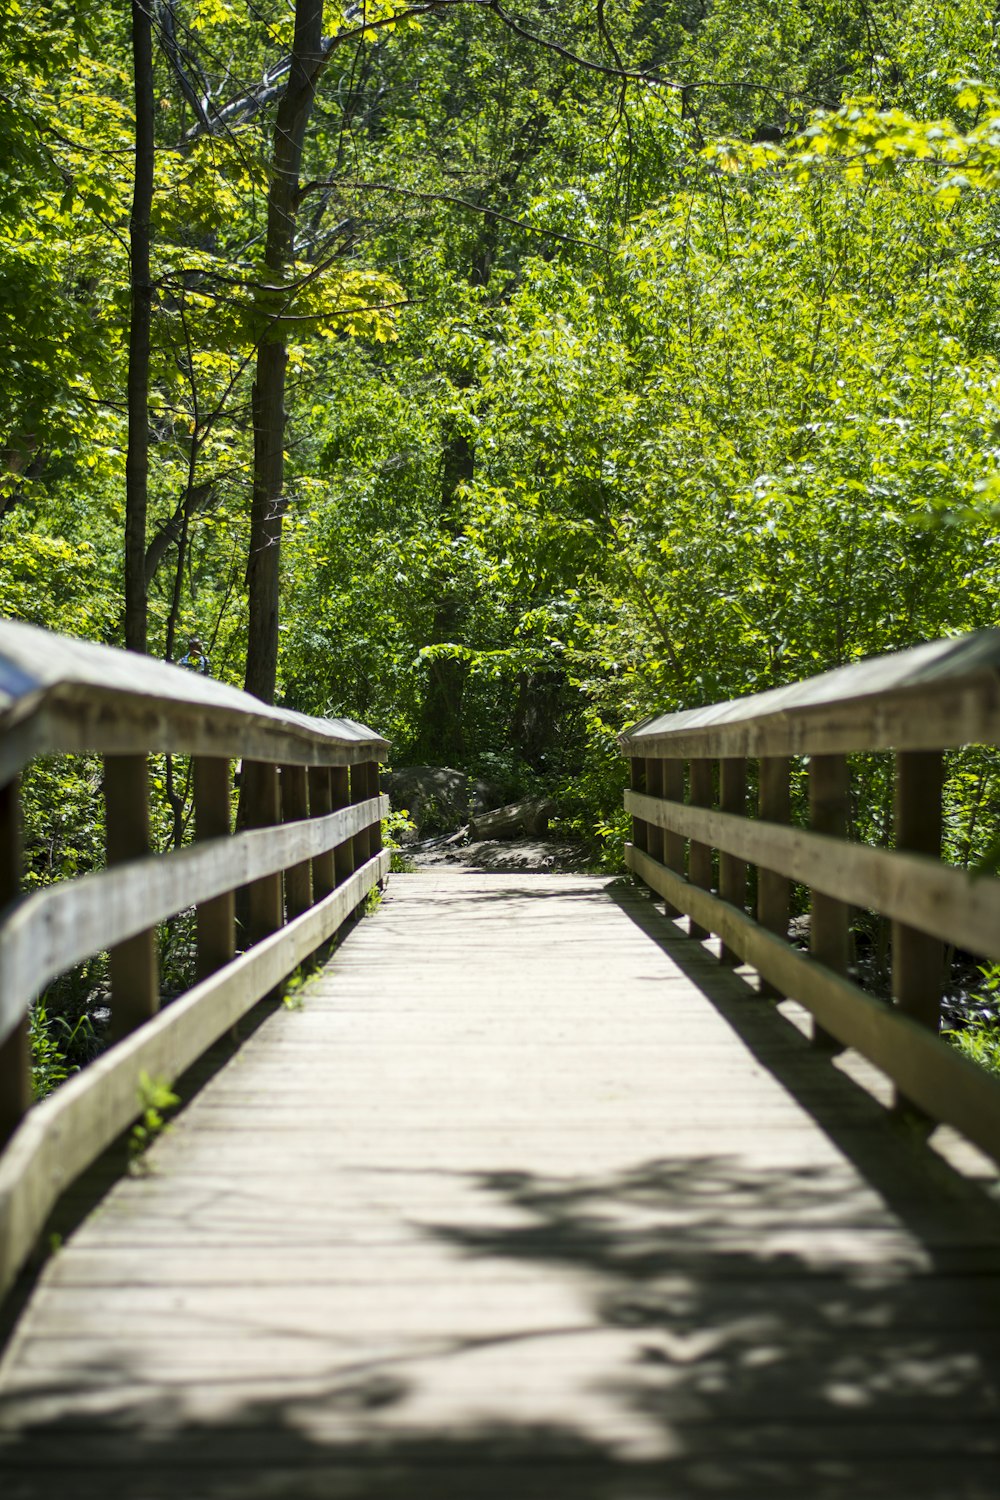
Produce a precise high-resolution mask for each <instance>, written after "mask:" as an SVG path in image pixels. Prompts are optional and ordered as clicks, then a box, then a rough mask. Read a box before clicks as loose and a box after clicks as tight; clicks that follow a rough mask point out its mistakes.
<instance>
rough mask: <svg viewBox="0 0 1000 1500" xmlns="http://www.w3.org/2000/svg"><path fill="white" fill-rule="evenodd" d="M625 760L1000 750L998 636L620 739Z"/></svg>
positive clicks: (652, 722) (661, 722) (968, 638)
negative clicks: (985, 747) (986, 747)
mask: <svg viewBox="0 0 1000 1500" xmlns="http://www.w3.org/2000/svg"><path fill="white" fill-rule="evenodd" d="M619 738H620V743H621V746H622V753H623V754H624V755H627V756H637V755H662V756H678V757H687V756H701V757H706V756H734V757H739V756H746V757H758V756H782V755H843V754H846V753H849V752H850V751H855V750H942V749H948V748H951V747H954V746H959V745H982V744H996V743H998V742H1000V630H981V631H977V632H975V633H974V634H972V635H965V636H958V637H955V638H953V639H950V640H944V641H932V642H930V643H929V644H928V645H925V646H915V647H914V648H913V649H912V650H910V651H899V652H896V653H894V654H893V655H891V656H879V657H873V658H872V659H871V660H869V661H863V662H857V663H855V664H853V665H851V666H848V667H840V668H838V669H837V670H836V671H834V672H825V673H823V674H822V675H821V676H819V677H813V678H809V679H808V680H807V681H805V682H798V683H793V684H791V685H790V686H789V687H781V688H773V689H772V690H771V691H769V692H766V693H755V694H753V695H751V696H749V697H746V698H737V699H733V700H732V701H730V702H728V703H717V704H713V705H712V706H711V707H709V708H694V709H687V710H685V711H683V712H681V713H670V714H661V715H659V716H658V717H655V718H652V719H648V720H646V721H645V722H644V723H642V724H639V725H637V726H636V727H635V728H634V729H630V730H628V731H627V733H625V734H623V735H621V736H620V737H619Z"/></svg>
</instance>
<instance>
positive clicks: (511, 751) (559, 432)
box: [0, 0, 1000, 878]
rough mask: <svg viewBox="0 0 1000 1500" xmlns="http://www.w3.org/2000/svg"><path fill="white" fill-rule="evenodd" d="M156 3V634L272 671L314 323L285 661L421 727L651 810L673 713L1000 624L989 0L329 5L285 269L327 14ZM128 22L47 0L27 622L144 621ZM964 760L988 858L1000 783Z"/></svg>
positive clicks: (593, 833)
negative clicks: (253, 589)
mask: <svg viewBox="0 0 1000 1500" xmlns="http://www.w3.org/2000/svg"><path fill="white" fill-rule="evenodd" d="M148 14H149V15H150V16H151V19H152V23H153V32H154V43H155V52H154V77H153V86H154V102H155V134H156V165H155V190H154V202H153V212H152V224H151V230H152V352H151V369H150V377H151V385H150V400H149V437H150V472H149V513H148V529H147V532H146V582H147V588H148V605H149V649H150V650H151V651H153V652H154V653H156V654H158V655H160V656H164V657H166V658H168V659H171V658H172V659H176V658H177V657H178V656H179V655H180V653H181V651H182V650H183V646H184V642H185V640H186V638H187V636H188V635H189V634H190V633H192V632H194V633H196V634H198V635H200V636H201V637H202V638H203V639H204V640H205V642H206V644H207V647H208V651H209V656H210V659H211V665H212V671H213V673H214V674H215V675H216V676H218V677H220V678H222V679H224V680H227V681H231V682H234V683H237V684H241V683H242V682H243V681H244V677H245V674H246V671H247V660H246V652H247V639H248V631H247V621H248V615H247V608H248V606H247V574H248V564H251V565H252V564H253V561H254V552H253V547H254V546H255V545H257V544H256V543H254V542H253V541H252V537H251V491H252V488H253V482H254V416H253V382H254V378H255V369H256V361H257V359H258V356H259V354H260V351H261V349H262V348H264V347H266V346H267V345H268V343H269V342H273V341H275V340H276V339H279V338H280V339H281V340H282V341H283V343H284V345H285V347H286V348H287V353H288V360H287V370H286V387H285V393H284V403H285V418H284V421H285V428H284V491H283V495H282V498H281V505H280V522H281V553H280V561H281V574H280V587H281V603H280V616H279V634H278V648H279V649H278V658H277V687H276V693H277V697H278V699H279V701H282V702H284V703H286V704H288V705H289V706H291V707H294V708H297V709H302V710H304V711H307V712H310V713H316V714H333V715H339V714H349V715H351V716H352V717H356V718H359V719H363V720H365V721H367V722H369V723H371V724H372V725H373V726H376V727H377V728H378V729H379V730H380V731H381V732H382V733H384V734H385V735H386V736H387V737H388V738H390V739H391V740H392V742H393V744H394V758H395V760H396V761H397V763H399V764H402V763H406V762H415V761H432V762H435V763H448V764H455V765H459V766H461V767H463V768H466V769H469V770H472V771H476V772H480V773H487V772H492V773H493V774H495V775H497V776H500V777H501V778H505V779H507V780H508V781H510V782H511V783H512V784H517V785H518V786H521V787H524V788H528V787H532V786H535V785H542V786H544V787H545V788H546V789H547V790H555V791H557V792H558V794H559V798H560V806H561V808H562V810H563V813H564V817H565V819H566V821H567V822H568V823H570V824H574V825H575V826H577V827H579V828H580V829H581V831H583V832H585V833H586V834H587V835H588V836H589V837H591V838H594V839H596V840H598V841H599V840H600V839H601V837H602V836H603V837H604V838H605V839H606V840H607V842H608V845H609V847H612V846H613V845H614V840H615V839H616V838H617V837H618V835H619V834H620V832H621V827H622V825H621V819H620V814H619V813H618V811H617V809H618V808H619V807H620V786H621V766H620V763H619V761H618V758H617V754H616V748H615V742H614V734H615V731H617V730H618V729H619V728H621V727H622V726H623V725H624V724H626V723H627V722H630V721H634V720H635V719H637V718H639V717H641V716H643V715H644V714H647V713H649V712H651V711H653V710H654V709H655V710H660V711H662V710H664V709H668V708H670V707H674V706H682V705H683V706H691V705H695V704H698V703H704V702H710V701H713V700H715V699H718V698H723V697H728V696H731V695H735V694H739V693H744V692H749V691H755V690H758V689H762V688H765V687H769V686H773V685H775V684H780V683H783V682H787V681H791V680H794V679H797V678H799V677H801V676H803V675H808V674H811V673H813V672H817V671H820V670H823V669H825V668H828V667H833V666H837V665H840V664H842V663H845V662H849V661H851V660H854V659H856V658H859V657H862V656H865V655H869V654H872V653H877V652H881V651H888V650H893V649H896V648H899V647H905V646H908V645H911V644H913V643H915V642H918V641H921V640H925V639H928V638H932V637H936V636H940V635H942V634H947V633H951V632H958V631H964V630H969V629H975V628H977V627H981V626H985V625H989V624H992V623H993V622H994V620H995V599H996V594H997V585H998V556H997V542H998V533H997V526H996V516H997V510H998V507H1000V465H998V455H1000V387H998V378H1000V333H998V326H1000V325H998V316H997V315H998V300H1000V281H998V277H997V274H996V272H997V259H998V255H1000V235H998V207H997V196H996V184H997V178H998V174H1000V103H998V100H997V95H996V92H995V90H996V88H997V87H998V86H1000V85H998V70H997V47H998V37H997V20H996V16H995V11H994V8H993V7H992V6H990V5H987V4H986V3H985V0H953V3H949V4H947V5H940V4H936V3H932V0H866V3H865V4H854V3H848V0H809V3H806V0H740V3H739V4H736V3H735V0H655V3H654V0H603V3H602V0H523V3H521V4H520V5H519V6H518V8H517V9H516V11H515V10H513V9H508V8H507V7H506V6H504V5H503V4H500V3H486V0H440V3H436V0H428V3H414V4H410V5H407V4H404V3H401V0H360V3H357V4H350V5H342V4H328V5H327V6H326V7H325V10H324V14H323V34H324V35H323V48H324V64H323V68H322V73H321V76H318V78H317V82H316V85H315V92H314V98H313V100H312V105H311V113H310V116H309V120H308V126H307V129H306V132H305V138H304V147H303V159H302V167H301V175H300V179H299V181H298V185H297V191H296V193H295V195H294V213H295V235H294V245H293V250H292V255H291V258H290V260H289V262H288V263H287V265H285V266H284V268H283V271H282V276H281V279H280V281H279V282H278V283H276V282H275V278H274V276H273V275H271V274H270V273H269V268H268V264H267V258H266V248H265V243H264V240H265V235H266V231H267V212H268V197H269V192H270V190H271V187H272V184H273V160H272V151H273V140H274V129H275V111H276V109H278V107H279V105H280V99H281V91H282V88H283V87H284V81H285V80H286V78H287V75H288V57H289V49H290V47H291V45H292V40H293V31H294V21H295V7H294V6H293V5H292V4H291V3H290V0H288V3H286V0H259V3H255V4H247V3H244V0H149V11H148ZM129 22H130V13H129V7H127V6H124V5H122V6H102V5H98V4H94V3H89V4H87V3H85V4H73V5H70V4H69V3H68V0H0V55H2V57H3V79H4V83H3V87H2V89H0V205H2V214H0V350H2V353H0V412H2V413H3V423H4V431H3V434H2V437H0V442H2V445H3V462H2V466H0V544H2V545H0V611H2V612H3V613H4V614H6V615H9V616H12V617H15V618H20V619H25V620H29V621H32V622H34V623H37V624H43V625H46V626H48V627H50V628H52V629H55V630H60V631H65V632H68V633H70V634H75V635H82V636H88V637H91V638H93V639H96V640H101V641H107V642H112V643H120V642H121V641H122V639H123V629H124V624H123V618H124V617H123V608H124V606H123V589H124V584H123V528H124V504H125V501H124V494H125V486H124V465H125V452H126V446H127V411H126V402H125V391H126V383H127V368H126V365H127V350H128V321H129V255H128V244H129V241H128V229H129V214H130V204H131V194H132V178H133V163H134V155H135V141H134V122H133V104H132V77H131V51H130V30H129ZM51 774H52V775H55V774H56V772H55V771H52V772H51ZM875 781H877V777H876V778H875ZM872 784H873V785H874V781H873V782H872ZM953 786H954V787H955V788H957V790H953V793H952V796H951V801H950V804H949V819H950V822H949V840H950V846H949V847H950V851H951V852H952V854H953V855H954V857H956V858H958V859H960V860H964V861H966V862H967V861H969V860H970V859H972V860H974V859H976V858H977V857H980V856H981V855H982V854H983V852H984V851H985V850H986V849H987V848H988V847H989V844H990V841H991V839H992V837H993V833H994V831H995V825H996V812H997V807H998V798H1000V787H998V786H997V783H996V777H995V772H994V769H993V766H992V762H990V763H988V764H980V763H979V762H972V761H969V762H968V763H963V765H962V766H961V767H959V768H958V775H957V777H956V779H955V781H954V783H953ZM873 796H874V793H873ZM174 812H175V814H176V808H175V809H174ZM880 816H881V814H880V810H879V807H878V806H876V803H875V802H874V801H872V802H870V803H869V804H867V805H864V806H862V805H859V820H860V821H861V822H863V823H865V824H866V827H865V832H866V833H868V834H869V835H871V834H872V832H873V831H874V836H876V837H889V836H891V834H890V833H889V832H888V831H887V830H886V829H885V827H884V820H883V822H882V823H880V822H879V818H880ZM182 823H183V818H181V819H180V821H178V818H177V816H176V815H175V816H174V817H172V818H171V817H166V818H165V821H164V827H163V833H162V837H163V838H164V840H167V839H169V837H170V836H171V832H172V831H173V832H176V830H177V829H178V828H179V827H180V826H182ZM98 831H99V830H98ZM95 838H96V832H95ZM79 844H80V839H79V837H78V835H73V837H72V838H70V837H69V836H68V835H67V840H66V841H65V842H64V843H63V844H62V845H60V843H59V841H58V840H49V843H48V844H47V846H46V847H45V848H42V847H39V848H38V849H36V850H35V852H34V856H33V857H34V860H35V864H36V872H35V873H36V877H37V878H47V874H48V873H54V872H55V866H56V865H59V864H60V862H62V863H64V862H65V860H66V859H70V860H71V861H79V860H83V861H84V862H85V860H86V857H87V851H86V849H81V848H79V847H78V846H79ZM67 850H70V851H72V852H71V853H67ZM47 860H48V861H49V867H48V870H46V861H47Z"/></svg>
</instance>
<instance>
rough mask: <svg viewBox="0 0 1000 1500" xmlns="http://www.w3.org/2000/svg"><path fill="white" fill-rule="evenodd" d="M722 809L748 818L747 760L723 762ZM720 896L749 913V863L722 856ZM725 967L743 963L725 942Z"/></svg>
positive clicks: (720, 766)
mask: <svg viewBox="0 0 1000 1500" xmlns="http://www.w3.org/2000/svg"><path fill="white" fill-rule="evenodd" d="M719 808H720V810H721V811H722V812H725V813H734V814H735V815H736V816H737V817H742V818H745V817H746V811H747V763H746V761H745V760H741V759H737V758H735V757H729V756H727V757H726V758H725V759H724V760H720V762H719ZM719 895H720V896H721V897H722V899H723V901H728V902H729V903H730V905H731V906H735V907H736V909H737V911H740V912H742V911H745V910H746V900H747V867H746V861H745V860H742V859H739V858H737V856H736V855H735V854H726V853H725V852H721V851H720V854H719ZM719 957H720V959H721V960H722V962H723V963H724V964H731V965H733V966H734V967H735V965H736V964H738V963H741V962H742V960H741V958H740V955H739V954H738V953H736V952H734V951H733V949H732V948H727V947H726V945H725V943H723V945H722V951H721V953H720V954H719Z"/></svg>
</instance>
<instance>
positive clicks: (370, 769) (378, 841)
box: [365, 760, 382, 859]
mask: <svg viewBox="0 0 1000 1500" xmlns="http://www.w3.org/2000/svg"><path fill="white" fill-rule="evenodd" d="M365 769H366V774H367V782H368V795H369V797H377V796H378V795H379V790H380V788H379V774H378V761H377V760H368V761H365ZM381 849H382V819H381V818H379V817H376V818H375V821H374V823H372V824H370V826H369V828H368V858H369V859H374V858H375V856H376V854H379V853H380V852H381Z"/></svg>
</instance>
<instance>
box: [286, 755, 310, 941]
mask: <svg viewBox="0 0 1000 1500" xmlns="http://www.w3.org/2000/svg"><path fill="white" fill-rule="evenodd" d="M280 780H281V821H282V822H283V823H298V822H304V821H305V820H306V819H307V818H308V817H309V782H308V777H307V775H306V768H305V766H282V768H281V777H280ZM285 905H286V907H287V909H288V915H289V917H300V916H301V915H302V913H303V912H304V911H308V910H309V908H310V906H311V905H312V866H311V864H310V861H309V860H302V861H301V862H300V863H299V864H296V865H290V866H289V867H288V868H287V869H286V870H285Z"/></svg>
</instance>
